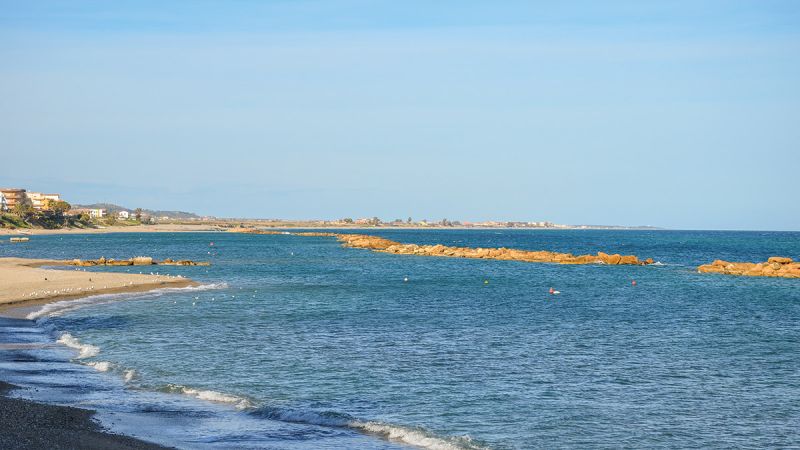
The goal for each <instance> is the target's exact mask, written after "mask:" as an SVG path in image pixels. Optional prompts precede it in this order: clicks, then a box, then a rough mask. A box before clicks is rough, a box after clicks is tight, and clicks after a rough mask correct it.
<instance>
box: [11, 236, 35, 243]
mask: <svg viewBox="0 0 800 450" xmlns="http://www.w3.org/2000/svg"><path fill="white" fill-rule="evenodd" d="M30 240H31V238H27V237H12V238H9V241H11V242H28V241H30Z"/></svg>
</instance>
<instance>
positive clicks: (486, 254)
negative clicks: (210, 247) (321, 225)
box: [237, 229, 653, 265]
mask: <svg viewBox="0 0 800 450" xmlns="http://www.w3.org/2000/svg"><path fill="white" fill-rule="evenodd" d="M237 232H239V233H251V234H287V233H286V232H280V231H273V230H256V229H246V230H237ZM289 234H293V235H295V236H330V237H335V238H337V239H338V240H339V241H341V242H342V243H343V244H344V246H345V247H352V248H364V249H369V250H373V251H376V252H384V253H394V254H397V255H420V256H441V257H450V258H475V259H498V260H503V261H526V262H540V263H556V264H610V265H646V264H652V263H653V260H652V258H648V259H646V260H644V261H642V260H639V258H637V257H636V256H634V255H619V254H613V255H609V254H607V253H603V252H598V253H597V254H596V255H579V256H575V255H573V254H571V253H556V252H548V251H544V250H542V251H530V250H516V249H511V248H504V247H503V248H471V247H448V246H445V245H441V244H439V245H417V244H402V243H400V242H395V241H392V240H389V239H385V238H382V237H377V236H370V235H366V234H345V233H328V232H297V233H289Z"/></svg>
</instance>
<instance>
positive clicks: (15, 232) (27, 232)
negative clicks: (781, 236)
mask: <svg viewBox="0 0 800 450" xmlns="http://www.w3.org/2000/svg"><path fill="white" fill-rule="evenodd" d="M239 223H240V222H237V221H233V222H229V223H224V224H223V223H214V224H186V223H166V224H155V225H112V226H105V227H102V228H55V229H45V228H16V229H9V228H0V236H9V237H11V236H41V235H60V234H107V233H193V232H194V233H199V232H220V233H224V232H227V231H231V230H236V229H237V228H239V227H238V224H239ZM244 223H246V224H247V227H248V228H250V227H255V228H263V229H267V230H274V231H283V230H348V231H350V230H352V231H364V230H373V231H375V230H381V231H402V230H430V231H440V230H510V231H525V230H528V231H531V230H533V231H559V230H572V231H586V230H609V231H650V230H652V231H670V230H666V229H664V228H636V227H628V228H626V227H619V228H615V227H609V228H602V227H596V228H593V227H587V228H583V227H580V226H575V227H563V228H561V227H559V228H556V227H530V228H526V227H477V226H470V227H467V226H449V227H443V226H427V227H425V226H416V225H410V226H378V227H374V226H358V225H355V226H354V225H349V226H348V225H314V224H286V225H277V224H263V223H258V222H247V221H245V222H244ZM234 225H235V226H234Z"/></svg>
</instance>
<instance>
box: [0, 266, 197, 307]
mask: <svg viewBox="0 0 800 450" xmlns="http://www.w3.org/2000/svg"><path fill="white" fill-rule="evenodd" d="M65 264H66V262H65V261H58V260H47V259H27V258H0V286H2V287H3V288H2V289H0V315H1V316H6V317H19V314H20V310H22V309H26V308H27V309H30V308H31V307H38V306H41V305H45V304H48V303H55V302H61V301H65V300H75V299H79V298H82V297H87V296H93V295H101V294H122V293H136V292H146V291H151V290H155V289H161V288H168V287H175V288H180V287H188V286H197V285H199V283H197V282H195V281H193V280H190V279H188V278H183V277H176V276H170V275H145V274H132V273H119V272H86V271H84V270H54V269H43V268H41V266H48V265H54V266H55V265H65ZM139 267H145V266H139Z"/></svg>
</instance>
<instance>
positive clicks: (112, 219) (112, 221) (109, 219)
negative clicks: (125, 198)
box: [106, 212, 117, 225]
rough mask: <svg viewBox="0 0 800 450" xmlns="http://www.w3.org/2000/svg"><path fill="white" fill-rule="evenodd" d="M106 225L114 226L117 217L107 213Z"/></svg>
mask: <svg viewBox="0 0 800 450" xmlns="http://www.w3.org/2000/svg"><path fill="white" fill-rule="evenodd" d="M106 223H107V224H108V225H115V224H116V223H117V216H116V215H115V214H114V213H112V212H109V213H108V215H107V216H106Z"/></svg>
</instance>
